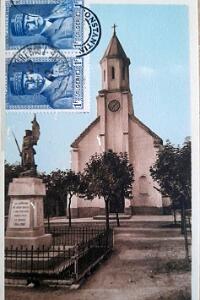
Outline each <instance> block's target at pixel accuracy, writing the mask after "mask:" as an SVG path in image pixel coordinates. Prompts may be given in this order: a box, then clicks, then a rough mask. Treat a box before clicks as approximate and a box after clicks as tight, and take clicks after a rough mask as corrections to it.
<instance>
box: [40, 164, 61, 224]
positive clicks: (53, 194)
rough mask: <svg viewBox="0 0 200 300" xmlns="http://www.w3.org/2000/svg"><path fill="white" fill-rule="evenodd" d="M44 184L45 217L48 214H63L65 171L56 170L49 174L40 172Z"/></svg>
mask: <svg viewBox="0 0 200 300" xmlns="http://www.w3.org/2000/svg"><path fill="white" fill-rule="evenodd" d="M39 177H40V178H42V179H43V182H44V183H45V184H46V199H45V210H46V212H47V217H48V218H49V215H52V216H53V215H60V213H61V214H65V207H66V197H67V195H66V189H65V177H66V171H61V170H56V171H52V172H51V173H50V174H46V173H42V174H40V176H39Z"/></svg>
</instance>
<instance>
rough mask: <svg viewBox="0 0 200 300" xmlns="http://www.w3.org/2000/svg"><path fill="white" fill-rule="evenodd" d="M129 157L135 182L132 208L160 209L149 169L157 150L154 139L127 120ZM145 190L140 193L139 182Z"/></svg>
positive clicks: (159, 198) (160, 197)
mask: <svg viewBox="0 0 200 300" xmlns="http://www.w3.org/2000/svg"><path fill="white" fill-rule="evenodd" d="M129 134H130V139H129V147H130V148H129V157H130V162H131V163H132V164H133V166H134V174H135V182H134V186H133V195H134V198H133V206H152V207H162V196H161V194H160V193H159V192H158V191H157V190H156V189H154V188H153V186H157V185H156V183H155V182H154V181H153V179H152V177H151V175H150V172H149V168H150V166H152V165H153V163H154V162H155V160H156V152H157V149H156V148H155V147H154V138H153V137H152V136H151V135H150V134H149V133H148V132H146V130H144V129H143V128H142V127H141V126H140V125H138V124H137V123H136V122H135V121H133V120H132V119H130V120H129ZM142 176H145V181H146V182H145V186H144V187H143V188H144V189H145V190H143V192H141V186H140V185H141V181H143V184H144V180H143V179H144V177H143V178H141V177H142Z"/></svg>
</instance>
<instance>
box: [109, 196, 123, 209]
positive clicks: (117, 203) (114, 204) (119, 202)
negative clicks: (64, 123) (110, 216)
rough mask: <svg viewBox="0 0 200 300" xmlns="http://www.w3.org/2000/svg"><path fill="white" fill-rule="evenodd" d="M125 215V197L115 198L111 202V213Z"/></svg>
mask: <svg viewBox="0 0 200 300" xmlns="http://www.w3.org/2000/svg"><path fill="white" fill-rule="evenodd" d="M116 212H118V213H124V197H118V198H117V197H116V196H113V197H112V198H111V200H110V213H116Z"/></svg>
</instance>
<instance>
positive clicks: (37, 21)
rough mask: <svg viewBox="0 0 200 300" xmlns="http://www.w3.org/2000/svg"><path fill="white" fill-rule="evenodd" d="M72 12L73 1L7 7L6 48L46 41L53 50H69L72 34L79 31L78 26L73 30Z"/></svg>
mask: <svg viewBox="0 0 200 300" xmlns="http://www.w3.org/2000/svg"><path fill="white" fill-rule="evenodd" d="M44 3H45V2H44ZM77 9H78V8H76V10H77ZM74 10H75V8H74V3H73V0H65V1H62V3H58V4H49V3H48V4H40V3H35V4H34V5H31V4H30V5H29V4H28V5H24V4H21V5H20V4H18V5H16V6H14V5H12V6H10V7H9V12H8V15H9V16H8V23H9V24H10V25H9V28H8V40H7V44H8V45H7V47H8V48H10V47H11V48H12V47H17V46H22V45H27V44H30V43H40V42H41V43H44V42H46V43H48V44H49V45H51V46H53V47H56V48H60V49H72V48H73V43H74V35H75V32H76V31H80V30H81V26H80V27H79V28H77V27H76V28H74V13H75V12H74ZM80 18H81V16H80ZM80 37H81V35H80Z"/></svg>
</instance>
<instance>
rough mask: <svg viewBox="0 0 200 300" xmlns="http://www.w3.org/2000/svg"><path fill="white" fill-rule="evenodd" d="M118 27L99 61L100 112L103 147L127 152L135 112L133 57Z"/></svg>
mask: <svg viewBox="0 0 200 300" xmlns="http://www.w3.org/2000/svg"><path fill="white" fill-rule="evenodd" d="M115 27H116V26H114V32H113V36H112V38H111V40H110V43H109V45H108V47H107V49H106V51H105V53H104V56H103V58H102V59H101V61H100V64H101V73H102V89H101V90H100V91H99V95H98V97H97V113H98V116H100V119H101V121H100V123H101V125H100V128H101V137H102V139H103V142H104V143H103V144H104V149H105V150H107V149H113V150H114V151H116V152H125V151H126V152H128V151H129V147H128V118H129V114H133V106H132V95H131V92H130V86H129V65H130V60H129V58H128V57H127V55H126V53H125V51H124V50H123V48H122V45H121V43H120V41H119V40H118V38H117V35H116V31H115Z"/></svg>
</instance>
